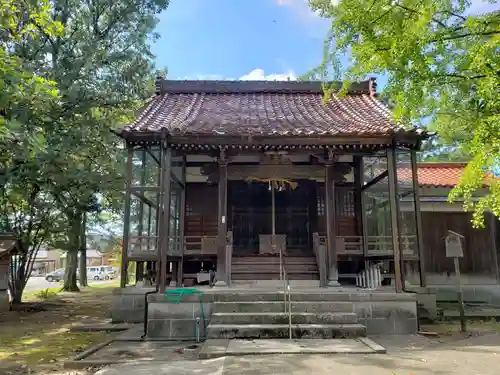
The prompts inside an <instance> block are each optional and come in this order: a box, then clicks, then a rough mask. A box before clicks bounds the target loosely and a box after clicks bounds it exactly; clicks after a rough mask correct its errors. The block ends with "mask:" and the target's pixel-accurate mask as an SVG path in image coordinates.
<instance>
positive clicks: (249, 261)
mask: <svg viewBox="0 0 500 375" xmlns="http://www.w3.org/2000/svg"><path fill="white" fill-rule="evenodd" d="M282 262H283V264H285V265H290V266H292V265H301V264H314V265H317V261H316V258H315V257H292V258H287V257H285V258H284V259H283V260H282ZM232 264H233V265H235V264H246V265H252V266H253V265H255V264H275V265H278V266H279V264H280V258H279V257H267V258H263V257H256V258H247V257H234V258H233V259H232Z"/></svg>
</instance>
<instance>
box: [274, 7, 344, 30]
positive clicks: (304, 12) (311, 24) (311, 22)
mask: <svg viewBox="0 0 500 375" xmlns="http://www.w3.org/2000/svg"><path fill="white" fill-rule="evenodd" d="M338 1H339V0H332V3H333V4H337V3H338ZM274 2H275V3H276V5H278V6H281V7H283V8H287V9H288V10H289V11H290V12H291V13H292V15H293V17H294V19H295V20H296V21H297V22H298V23H300V24H301V25H302V26H303V27H304V28H305V29H306V30H307V32H308V33H309V34H310V35H311V36H313V37H319V38H324V37H325V36H326V33H327V31H328V29H329V27H330V21H329V20H327V19H325V18H321V17H320V15H319V14H318V13H317V12H315V11H313V10H312V9H311V8H310V7H309V2H308V0H274Z"/></svg>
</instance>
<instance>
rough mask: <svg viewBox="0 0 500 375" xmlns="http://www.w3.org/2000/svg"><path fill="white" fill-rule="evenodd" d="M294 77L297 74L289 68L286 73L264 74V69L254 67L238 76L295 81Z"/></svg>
mask: <svg viewBox="0 0 500 375" xmlns="http://www.w3.org/2000/svg"><path fill="white" fill-rule="evenodd" d="M281 1H285V0H281ZM287 1H289V0H287ZM296 79H297V76H296V75H295V73H294V72H293V71H291V70H290V71H288V72H286V73H272V74H267V75H266V73H265V72H264V69H260V68H257V69H254V70H252V71H251V72H250V73H248V74H245V75H244V76H241V77H240V80H241V81H295V80H296Z"/></svg>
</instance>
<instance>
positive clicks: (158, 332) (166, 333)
mask: <svg viewBox="0 0 500 375" xmlns="http://www.w3.org/2000/svg"><path fill="white" fill-rule="evenodd" d="M147 337H149V338H163V339H169V338H170V320H167V319H148V327H147Z"/></svg>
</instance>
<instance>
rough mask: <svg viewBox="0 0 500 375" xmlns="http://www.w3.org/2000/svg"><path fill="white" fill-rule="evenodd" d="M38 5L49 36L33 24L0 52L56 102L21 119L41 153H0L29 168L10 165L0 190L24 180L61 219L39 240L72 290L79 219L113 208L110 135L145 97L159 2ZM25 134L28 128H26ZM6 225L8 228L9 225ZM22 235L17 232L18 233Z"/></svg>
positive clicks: (116, 145)
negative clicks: (36, 134)
mask: <svg viewBox="0 0 500 375" xmlns="http://www.w3.org/2000/svg"><path fill="white" fill-rule="evenodd" d="M16 3H17V2H16ZM23 3H24V2H23ZM47 4H48V5H47V9H46V11H47V13H48V14H49V15H50V17H49V19H50V20H55V21H56V22H57V25H59V26H60V28H59V29H57V31H58V32H57V33H55V32H51V29H47V28H46V27H43V24H41V23H40V22H38V19H37V18H36V17H35V18H34V22H33V25H32V27H31V28H32V29H34V30H36V38H18V39H12V38H8V37H6V42H5V43H6V46H7V47H5V49H4V50H5V51H6V53H8V54H9V56H12V57H13V58H16V59H18V60H19V61H22V66H23V67H24V69H25V70H26V71H28V72H36V74H37V77H38V76H39V77H41V79H43V80H45V81H47V82H50V83H51V85H52V86H51V90H54V92H55V93H57V95H58V97H57V99H56V100H53V101H52V102H51V105H50V106H40V107H41V109H40V110H39V112H37V113H27V114H26V118H27V119H28V120H29V121H33V122H34V123H35V124H38V126H39V128H40V129H41V132H42V134H43V136H44V138H43V143H44V152H43V153H39V154H37V155H36V157H32V158H31V159H28V157H27V156H26V155H24V154H23V153H19V152H15V153H12V154H11V155H9V157H7V158H6V159H8V160H7V162H6V164H9V163H10V164H11V165H12V164H14V162H13V160H15V161H16V162H17V163H19V161H20V163H22V164H23V165H29V166H30V168H31V169H29V170H28V169H26V168H23V169H19V168H18V169H13V168H11V170H9V172H10V174H9V175H8V179H7V185H9V186H11V185H12V186H15V187H16V188H17V189H18V190H19V191H21V190H22V186H23V181H24V180H26V179H31V180H34V181H35V182H36V184H35V187H36V191H40V196H41V198H43V202H44V203H46V205H47V206H48V207H50V208H51V209H50V210H49V211H48V212H49V213H50V214H51V215H53V216H55V219H57V220H60V221H61V223H60V224H61V225H60V226H59V225H57V226H56V229H57V233H52V232H50V230H49V231H48V232H47V233H50V234H55V239H54V241H53V242H55V243H57V244H61V248H63V249H65V250H67V251H68V256H67V272H66V275H65V282H64V289H65V290H68V291H77V290H78V286H77V283H76V269H77V259H78V251H79V249H80V245H81V242H82V241H81V239H82V238H81V237H82V235H81V226H82V218H83V216H84V214H85V213H86V212H95V211H96V209H97V208H99V207H101V208H110V209H118V206H117V204H119V203H120V202H121V201H122V200H121V198H122V190H123V160H124V158H123V150H122V147H121V142H120V141H119V139H117V138H116V137H115V136H114V135H113V134H112V133H111V130H112V129H113V128H114V127H116V126H117V125H118V124H120V123H123V122H124V121H127V119H129V118H130V117H131V115H132V114H133V112H134V109H135V108H137V107H138V106H139V105H140V104H141V102H142V100H144V99H145V98H146V97H147V96H148V95H149V94H151V93H152V92H151V90H150V88H151V86H152V85H151V82H152V81H153V69H154V65H153V56H152V54H151V50H150V42H151V41H152V40H153V39H154V38H155V37H156V35H155V34H154V33H153V31H154V27H155V25H156V21H157V20H156V15H157V14H158V13H159V12H161V11H162V10H163V9H165V8H166V7H167V5H168V0H138V1H132V0H124V1H119V2H117V1H111V0H64V1H58V0H56V1H51V2H47ZM21 19H23V18H21ZM45 86H47V84H45V82H44V87H45ZM49 93H51V94H52V93H53V92H52V91H50V90H49ZM11 100H12V101H14V99H11ZM28 107H29V105H28ZM28 120H26V121H27V122H28ZM26 133H27V134H28V135H31V134H33V131H32V129H31V128H28V129H27V130H26ZM2 156H3V155H2ZM28 172H29V173H28ZM31 180H30V181H31ZM8 198H12V195H11V196H10V197H8ZM14 198H15V197H14ZM7 200H8V201H9V202H11V200H9V199H7ZM25 200H27V199H25ZM16 202H17V201H16ZM23 207H24V206H21V208H23ZM23 209H24V208H23ZM16 210H18V209H13V212H14V211H15V212H17V211H16ZM25 211H26V209H24V211H23V212H25ZM25 217H30V216H29V215H25ZM61 219H62V220H61ZM6 221H8V222H9V224H11V226H12V224H13V221H12V220H11V218H7V220H6ZM25 227H26V226H25ZM25 229H26V228H22V227H19V232H22V231H23V230H25ZM48 240H50V239H48ZM21 293H22V290H21Z"/></svg>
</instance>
